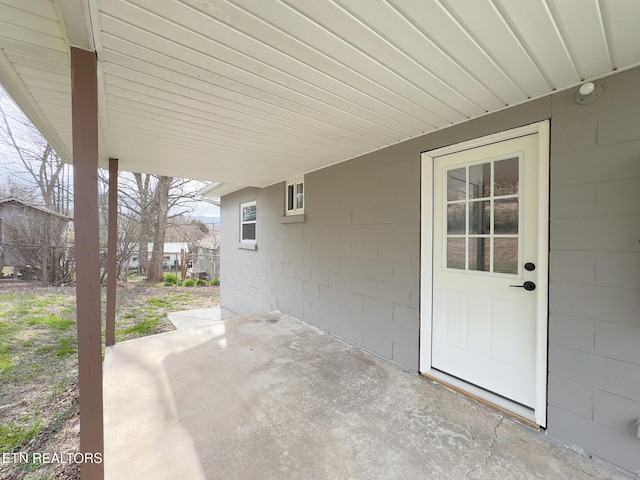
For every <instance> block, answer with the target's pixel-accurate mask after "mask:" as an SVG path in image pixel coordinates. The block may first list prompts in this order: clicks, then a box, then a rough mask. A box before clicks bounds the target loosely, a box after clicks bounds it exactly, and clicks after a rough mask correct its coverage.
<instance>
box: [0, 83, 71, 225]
mask: <svg viewBox="0 0 640 480" xmlns="http://www.w3.org/2000/svg"><path fill="white" fill-rule="evenodd" d="M0 152H2V157H3V160H4V165H5V168H6V169H7V170H8V171H9V172H10V173H11V174H13V175H15V176H16V177H17V178H20V179H22V182H21V183H23V184H24V187H22V191H21V195H22V196H21V199H22V200H25V201H28V202H31V203H33V202H35V201H40V202H42V203H43V204H44V206H45V207H46V208H48V209H49V210H52V211H54V212H58V213H62V214H65V215H68V214H69V212H70V203H71V194H70V185H71V181H70V167H69V166H68V165H65V164H64V162H63V161H62V159H61V158H60V157H59V156H58V154H57V153H56V151H55V150H54V149H53V147H52V146H51V145H49V143H48V142H47V141H46V140H45V139H44V137H43V136H42V135H41V134H40V132H39V131H38V129H37V128H36V127H35V126H34V125H33V124H32V123H31V122H30V121H29V119H28V118H27V117H26V116H25V115H24V114H23V113H22V112H21V111H20V110H19V109H18V108H17V107H16V106H15V104H13V101H12V100H11V99H10V97H9V96H8V95H7V93H6V92H5V91H4V90H3V89H2V88H0ZM27 186H28V188H27ZM27 194H30V195H29V196H28V197H27V198H25V197H24V195H27Z"/></svg>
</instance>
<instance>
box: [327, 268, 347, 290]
mask: <svg viewBox="0 0 640 480" xmlns="http://www.w3.org/2000/svg"><path fill="white" fill-rule="evenodd" d="M329 286H330V287H331V288H333V289H336V290H339V291H341V292H346V291H348V290H349V277H348V276H347V275H343V274H341V273H334V272H329Z"/></svg>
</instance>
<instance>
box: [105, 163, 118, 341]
mask: <svg viewBox="0 0 640 480" xmlns="http://www.w3.org/2000/svg"><path fill="white" fill-rule="evenodd" d="M108 230H109V233H108V238H107V316H106V343H107V346H111V345H115V344H116V289H117V285H116V280H117V279H116V268H117V265H116V264H117V260H116V253H117V251H116V250H117V248H118V159H117V158H110V159H109V227H108Z"/></svg>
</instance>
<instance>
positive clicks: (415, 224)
mask: <svg viewBox="0 0 640 480" xmlns="http://www.w3.org/2000/svg"><path fill="white" fill-rule="evenodd" d="M419 221H420V220H419V213H418V215H417V216H416V218H413V219H412V223H399V221H398V222H397V223H396V224H395V226H394V237H393V238H394V244H396V245H398V244H404V245H410V246H412V247H415V246H416V245H419V244H420V223H419Z"/></svg>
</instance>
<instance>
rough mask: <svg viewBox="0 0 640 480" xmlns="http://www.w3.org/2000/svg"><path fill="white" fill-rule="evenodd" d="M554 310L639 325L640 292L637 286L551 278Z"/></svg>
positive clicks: (550, 289)
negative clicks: (579, 283) (558, 280)
mask: <svg viewBox="0 0 640 480" xmlns="http://www.w3.org/2000/svg"><path fill="white" fill-rule="evenodd" d="M549 298H550V300H549V310H550V312H551V313H554V314H555V313H559V314H564V315H570V316H573V317H583V318H592V319H594V320H604V321H607V322H616V323H624V324H628V325H637V323H638V312H640V295H638V291H637V290H625V289H621V288H607V287H600V286H596V285H576V284H573V283H561V282H551V284H550V287H549Z"/></svg>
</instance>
